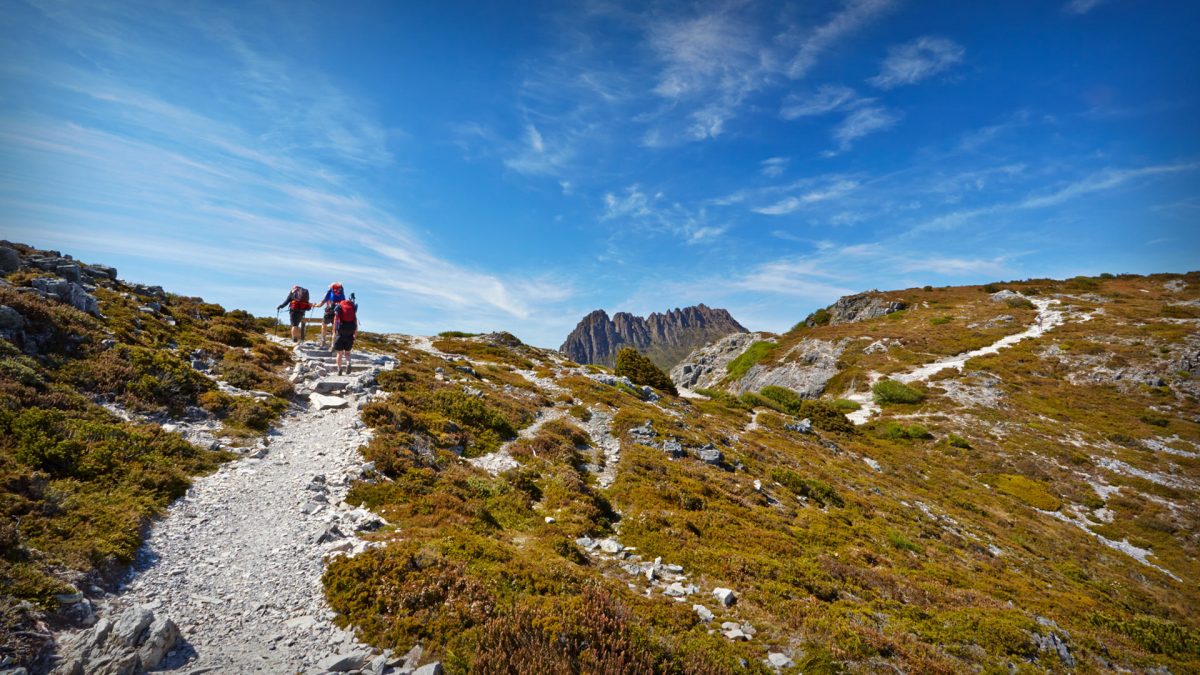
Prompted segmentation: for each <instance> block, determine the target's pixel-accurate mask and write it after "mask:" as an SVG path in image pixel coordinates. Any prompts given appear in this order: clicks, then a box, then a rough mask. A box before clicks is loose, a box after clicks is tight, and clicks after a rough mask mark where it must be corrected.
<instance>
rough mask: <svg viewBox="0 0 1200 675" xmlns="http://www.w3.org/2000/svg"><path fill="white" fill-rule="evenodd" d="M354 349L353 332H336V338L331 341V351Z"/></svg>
mask: <svg viewBox="0 0 1200 675" xmlns="http://www.w3.org/2000/svg"><path fill="white" fill-rule="evenodd" d="M351 349H354V333H353V332H350V333H338V336H337V339H336V340H334V341H333V351H335V352H348V351H350V350H351Z"/></svg>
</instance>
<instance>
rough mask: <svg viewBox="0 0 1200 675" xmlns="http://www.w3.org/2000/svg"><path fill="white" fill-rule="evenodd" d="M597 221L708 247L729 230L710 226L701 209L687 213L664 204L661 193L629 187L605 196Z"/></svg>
mask: <svg viewBox="0 0 1200 675" xmlns="http://www.w3.org/2000/svg"><path fill="white" fill-rule="evenodd" d="M600 220H601V222H612V223H615V224H618V225H621V226H623V227H624V228H632V229H634V230H638V229H640V230H644V231H647V232H651V233H667V234H670V235H673V236H675V237H678V238H679V239H680V240H681V241H682V242H683V243H685V244H702V243H709V242H711V241H713V240H715V239H717V238H719V237H720V236H721V235H723V234H725V232H726V231H728V230H729V224H728V223H722V222H713V220H712V219H711V218H710V216H709V214H708V210H707V209H706V208H705V207H704V206H700V207H699V208H695V209H689V208H687V207H685V206H684V205H682V204H680V203H678V202H671V201H668V200H667V199H666V196H665V195H664V194H663V193H662V192H655V193H653V194H647V193H646V192H644V191H643V190H642V188H641V186H640V185H630V186H628V187H626V188H625V190H624V192H623V193H622V194H617V193H613V192H608V193H605V195H604V210H603V211H602V212H601V214H600Z"/></svg>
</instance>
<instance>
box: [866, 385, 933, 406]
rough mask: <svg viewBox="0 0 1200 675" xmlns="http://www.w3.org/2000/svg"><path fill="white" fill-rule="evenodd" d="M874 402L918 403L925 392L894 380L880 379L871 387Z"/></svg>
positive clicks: (882, 403)
mask: <svg viewBox="0 0 1200 675" xmlns="http://www.w3.org/2000/svg"><path fill="white" fill-rule="evenodd" d="M871 393H872V394H873V395H874V398H875V402H876V403H879V404H880V405H885V404H888V403H920V402H921V401H923V400H924V399H925V394H923V393H921V392H920V391H918V390H916V389H913V388H912V387H910V386H908V385H907V384H904V383H903V382H897V381H896V380H880V381H878V382H876V383H875V385H874V386H873V387H871Z"/></svg>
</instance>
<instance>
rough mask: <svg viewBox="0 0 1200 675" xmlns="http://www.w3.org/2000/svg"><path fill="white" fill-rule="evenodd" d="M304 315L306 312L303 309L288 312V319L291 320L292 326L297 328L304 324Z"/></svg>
mask: <svg viewBox="0 0 1200 675" xmlns="http://www.w3.org/2000/svg"><path fill="white" fill-rule="evenodd" d="M305 313H306V310H303V309H292V310H288V317H289V318H290V319H291V320H292V326H299V325H300V324H302V323H304V314H305Z"/></svg>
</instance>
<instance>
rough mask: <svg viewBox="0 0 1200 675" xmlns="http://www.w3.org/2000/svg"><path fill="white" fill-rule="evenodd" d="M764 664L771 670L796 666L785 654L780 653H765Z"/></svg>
mask: <svg viewBox="0 0 1200 675" xmlns="http://www.w3.org/2000/svg"><path fill="white" fill-rule="evenodd" d="M766 663H767V665H768V666H770V667H772V668H780V669H781V668H791V667H792V666H794V665H796V662H795V661H793V660H792V659H791V658H789V657H788V655H787V654H782V653H780V652H767V659H766Z"/></svg>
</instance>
